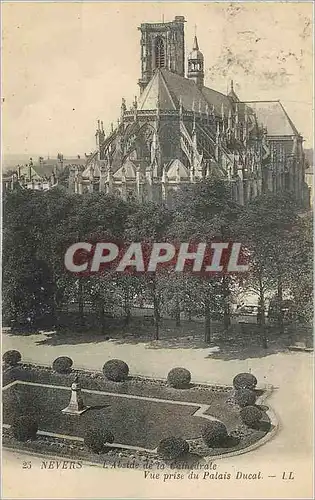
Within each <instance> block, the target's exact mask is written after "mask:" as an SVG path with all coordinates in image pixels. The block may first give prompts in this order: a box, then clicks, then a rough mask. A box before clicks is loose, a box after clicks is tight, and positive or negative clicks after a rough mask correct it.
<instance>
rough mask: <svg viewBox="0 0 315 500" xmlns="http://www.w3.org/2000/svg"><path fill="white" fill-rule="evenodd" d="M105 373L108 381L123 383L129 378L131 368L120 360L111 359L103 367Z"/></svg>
mask: <svg viewBox="0 0 315 500" xmlns="http://www.w3.org/2000/svg"><path fill="white" fill-rule="evenodd" d="M103 373H104V375H105V377H106V378H108V380H113V381H114V382H123V381H124V380H126V379H127V378H128V373H129V367H128V365H127V363H125V362H124V361H121V360H120V359H110V360H109V361H107V362H106V363H105V365H104V366H103Z"/></svg>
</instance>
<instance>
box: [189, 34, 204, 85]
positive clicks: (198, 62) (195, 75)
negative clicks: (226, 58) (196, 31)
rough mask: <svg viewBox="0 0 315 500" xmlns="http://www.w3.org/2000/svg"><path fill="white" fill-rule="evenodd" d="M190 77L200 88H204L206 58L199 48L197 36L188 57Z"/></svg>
mask: <svg viewBox="0 0 315 500" xmlns="http://www.w3.org/2000/svg"><path fill="white" fill-rule="evenodd" d="M187 76H188V78H190V79H191V80H193V81H194V82H195V83H196V85H197V86H198V88H200V89H201V88H202V87H203V85H204V76H205V75H204V60H203V54H202V52H200V50H199V45H198V40H197V36H196V35H195V38H194V45H193V49H192V51H191V53H190V54H189V57H188V72H187Z"/></svg>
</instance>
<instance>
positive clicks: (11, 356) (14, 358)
mask: <svg viewBox="0 0 315 500" xmlns="http://www.w3.org/2000/svg"><path fill="white" fill-rule="evenodd" d="M21 359H22V356H21V353H20V352H19V351H15V350H14V349H12V350H11V351H7V352H5V353H4V354H3V356H2V360H3V363H4V364H5V365H9V366H16V365H17V364H18V363H19V362H20V361H21Z"/></svg>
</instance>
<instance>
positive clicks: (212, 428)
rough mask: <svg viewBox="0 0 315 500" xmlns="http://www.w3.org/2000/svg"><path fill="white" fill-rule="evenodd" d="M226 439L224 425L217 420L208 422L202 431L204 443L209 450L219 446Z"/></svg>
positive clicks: (226, 433)
mask: <svg viewBox="0 0 315 500" xmlns="http://www.w3.org/2000/svg"><path fill="white" fill-rule="evenodd" d="M227 437H228V432H227V429H226V427H225V425H224V423H223V422H219V421H218V420H213V421H212V422H208V423H207V425H206V426H205V427H204V429H203V431H202V438H203V440H204V443H205V444H206V445H207V446H209V448H211V447H215V446H219V445H220V444H221V443H223V442H224V441H225V440H226V439H227Z"/></svg>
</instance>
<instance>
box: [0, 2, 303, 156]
mask: <svg viewBox="0 0 315 500" xmlns="http://www.w3.org/2000/svg"><path fill="white" fill-rule="evenodd" d="M175 15H184V16H185V18H186V20H187V23H186V26H185V29H186V47H187V51H189V50H190V49H191V46H192V41H193V36H194V29H195V28H194V26H195V25H197V35H198V41H199V47H200V49H201V50H202V52H203V53H204V57H205V82H206V85H207V86H210V87H212V88H214V89H216V90H219V91H221V92H226V90H227V84H228V82H229V80H230V79H231V78H233V79H234V88H235V90H236V92H237V93H238V95H239V97H240V99H242V100H255V99H261V100H268V99H280V100H281V101H282V102H283V104H284V106H285V107H286V109H287V112H288V113H289V115H290V116H291V118H292V120H293V121H294V123H295V124H296V126H297V128H298V130H299V132H300V133H301V134H302V135H303V136H304V137H305V139H306V143H305V146H306V147H311V142H310V141H311V137H312V125H313V120H312V93H313V82H312V4H311V3H305V2H304V3H280V2H278V3H247V2H246V3H233V4H229V3H227V2H222V3H212V2H208V3H169V2H161V3H159V4H157V3H149V2H145V3H143V2H142V3H118V2H115V3H109V2H106V3H90V2H78V3H37V2H36V3H28V2H22V3H5V4H2V28H3V47H2V52H3V54H2V56H3V57H2V73H3V85H2V106H3V118H2V120H3V151H4V153H5V154H8V153H11V154H12V153H14V154H20V153H26V154H30V155H31V154H43V155H45V156H46V155H47V154H50V156H55V155H56V154H57V152H58V151H60V152H62V153H63V154H64V155H76V154H83V153H84V152H87V153H88V152H90V151H92V150H94V149H95V138H94V133H95V125H96V120H97V119H98V118H100V119H102V120H103V121H104V126H105V128H106V130H107V131H109V129H110V123H111V122H114V123H116V120H117V118H118V117H119V114H120V104H121V97H125V98H126V100H127V105H130V104H131V102H132V100H133V97H134V95H136V94H138V86H137V81H138V79H139V77H140V47H139V39H140V32H139V31H138V30H137V27H138V26H139V25H140V24H141V23H142V22H156V21H161V20H162V16H164V18H165V20H166V21H168V20H173V19H174V17H175Z"/></svg>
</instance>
